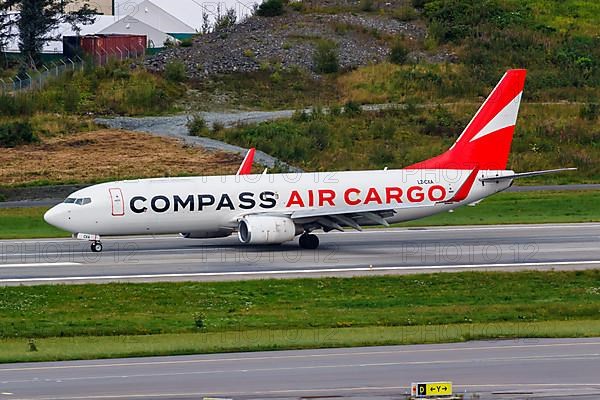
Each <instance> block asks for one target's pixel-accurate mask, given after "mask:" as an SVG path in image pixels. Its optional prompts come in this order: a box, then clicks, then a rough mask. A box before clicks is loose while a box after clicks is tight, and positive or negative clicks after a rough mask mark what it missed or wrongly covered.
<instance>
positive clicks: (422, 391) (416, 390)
mask: <svg viewBox="0 0 600 400" xmlns="http://www.w3.org/2000/svg"><path fill="white" fill-rule="evenodd" d="M411 395H412V396H413V397H421V398H423V397H438V396H452V382H420V383H413V384H412V385H411Z"/></svg>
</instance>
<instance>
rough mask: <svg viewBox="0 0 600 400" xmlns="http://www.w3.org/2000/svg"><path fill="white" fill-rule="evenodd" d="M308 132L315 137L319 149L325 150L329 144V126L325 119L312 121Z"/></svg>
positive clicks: (314, 140)
mask: <svg viewBox="0 0 600 400" xmlns="http://www.w3.org/2000/svg"><path fill="white" fill-rule="evenodd" d="M306 133H308V136H310V137H311V138H312V139H313V142H314V144H315V147H316V148H317V149H318V150H325V148H327V146H329V126H328V125H327V124H326V123H325V122H324V121H321V120H317V121H312V122H311V123H310V124H309V125H308V129H307V132H306Z"/></svg>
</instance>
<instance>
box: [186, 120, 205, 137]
mask: <svg viewBox="0 0 600 400" xmlns="http://www.w3.org/2000/svg"><path fill="white" fill-rule="evenodd" d="M187 128H188V131H189V133H190V136H204V135H205V134H206V133H207V132H208V125H207V124H206V121H205V120H204V118H202V117H201V116H200V115H194V116H193V117H192V119H190V120H189V121H188V123H187Z"/></svg>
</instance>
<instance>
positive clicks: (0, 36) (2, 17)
mask: <svg viewBox="0 0 600 400" xmlns="http://www.w3.org/2000/svg"><path fill="white" fill-rule="evenodd" d="M14 36H15V31H14V21H13V20H12V18H11V17H10V15H9V14H8V7H7V6H6V5H5V4H0V52H5V51H6V47H7V46H8V41H9V40H10V39H12V38H13V37H14ZM6 60H7V59H6V58H5V64H6Z"/></svg>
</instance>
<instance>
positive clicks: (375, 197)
mask: <svg viewBox="0 0 600 400" xmlns="http://www.w3.org/2000/svg"><path fill="white" fill-rule="evenodd" d="M373 202H374V203H377V204H383V201H381V197H380V196H379V193H377V189H375V188H370V189H369V193H367V198H366V199H365V204H369V203H373Z"/></svg>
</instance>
